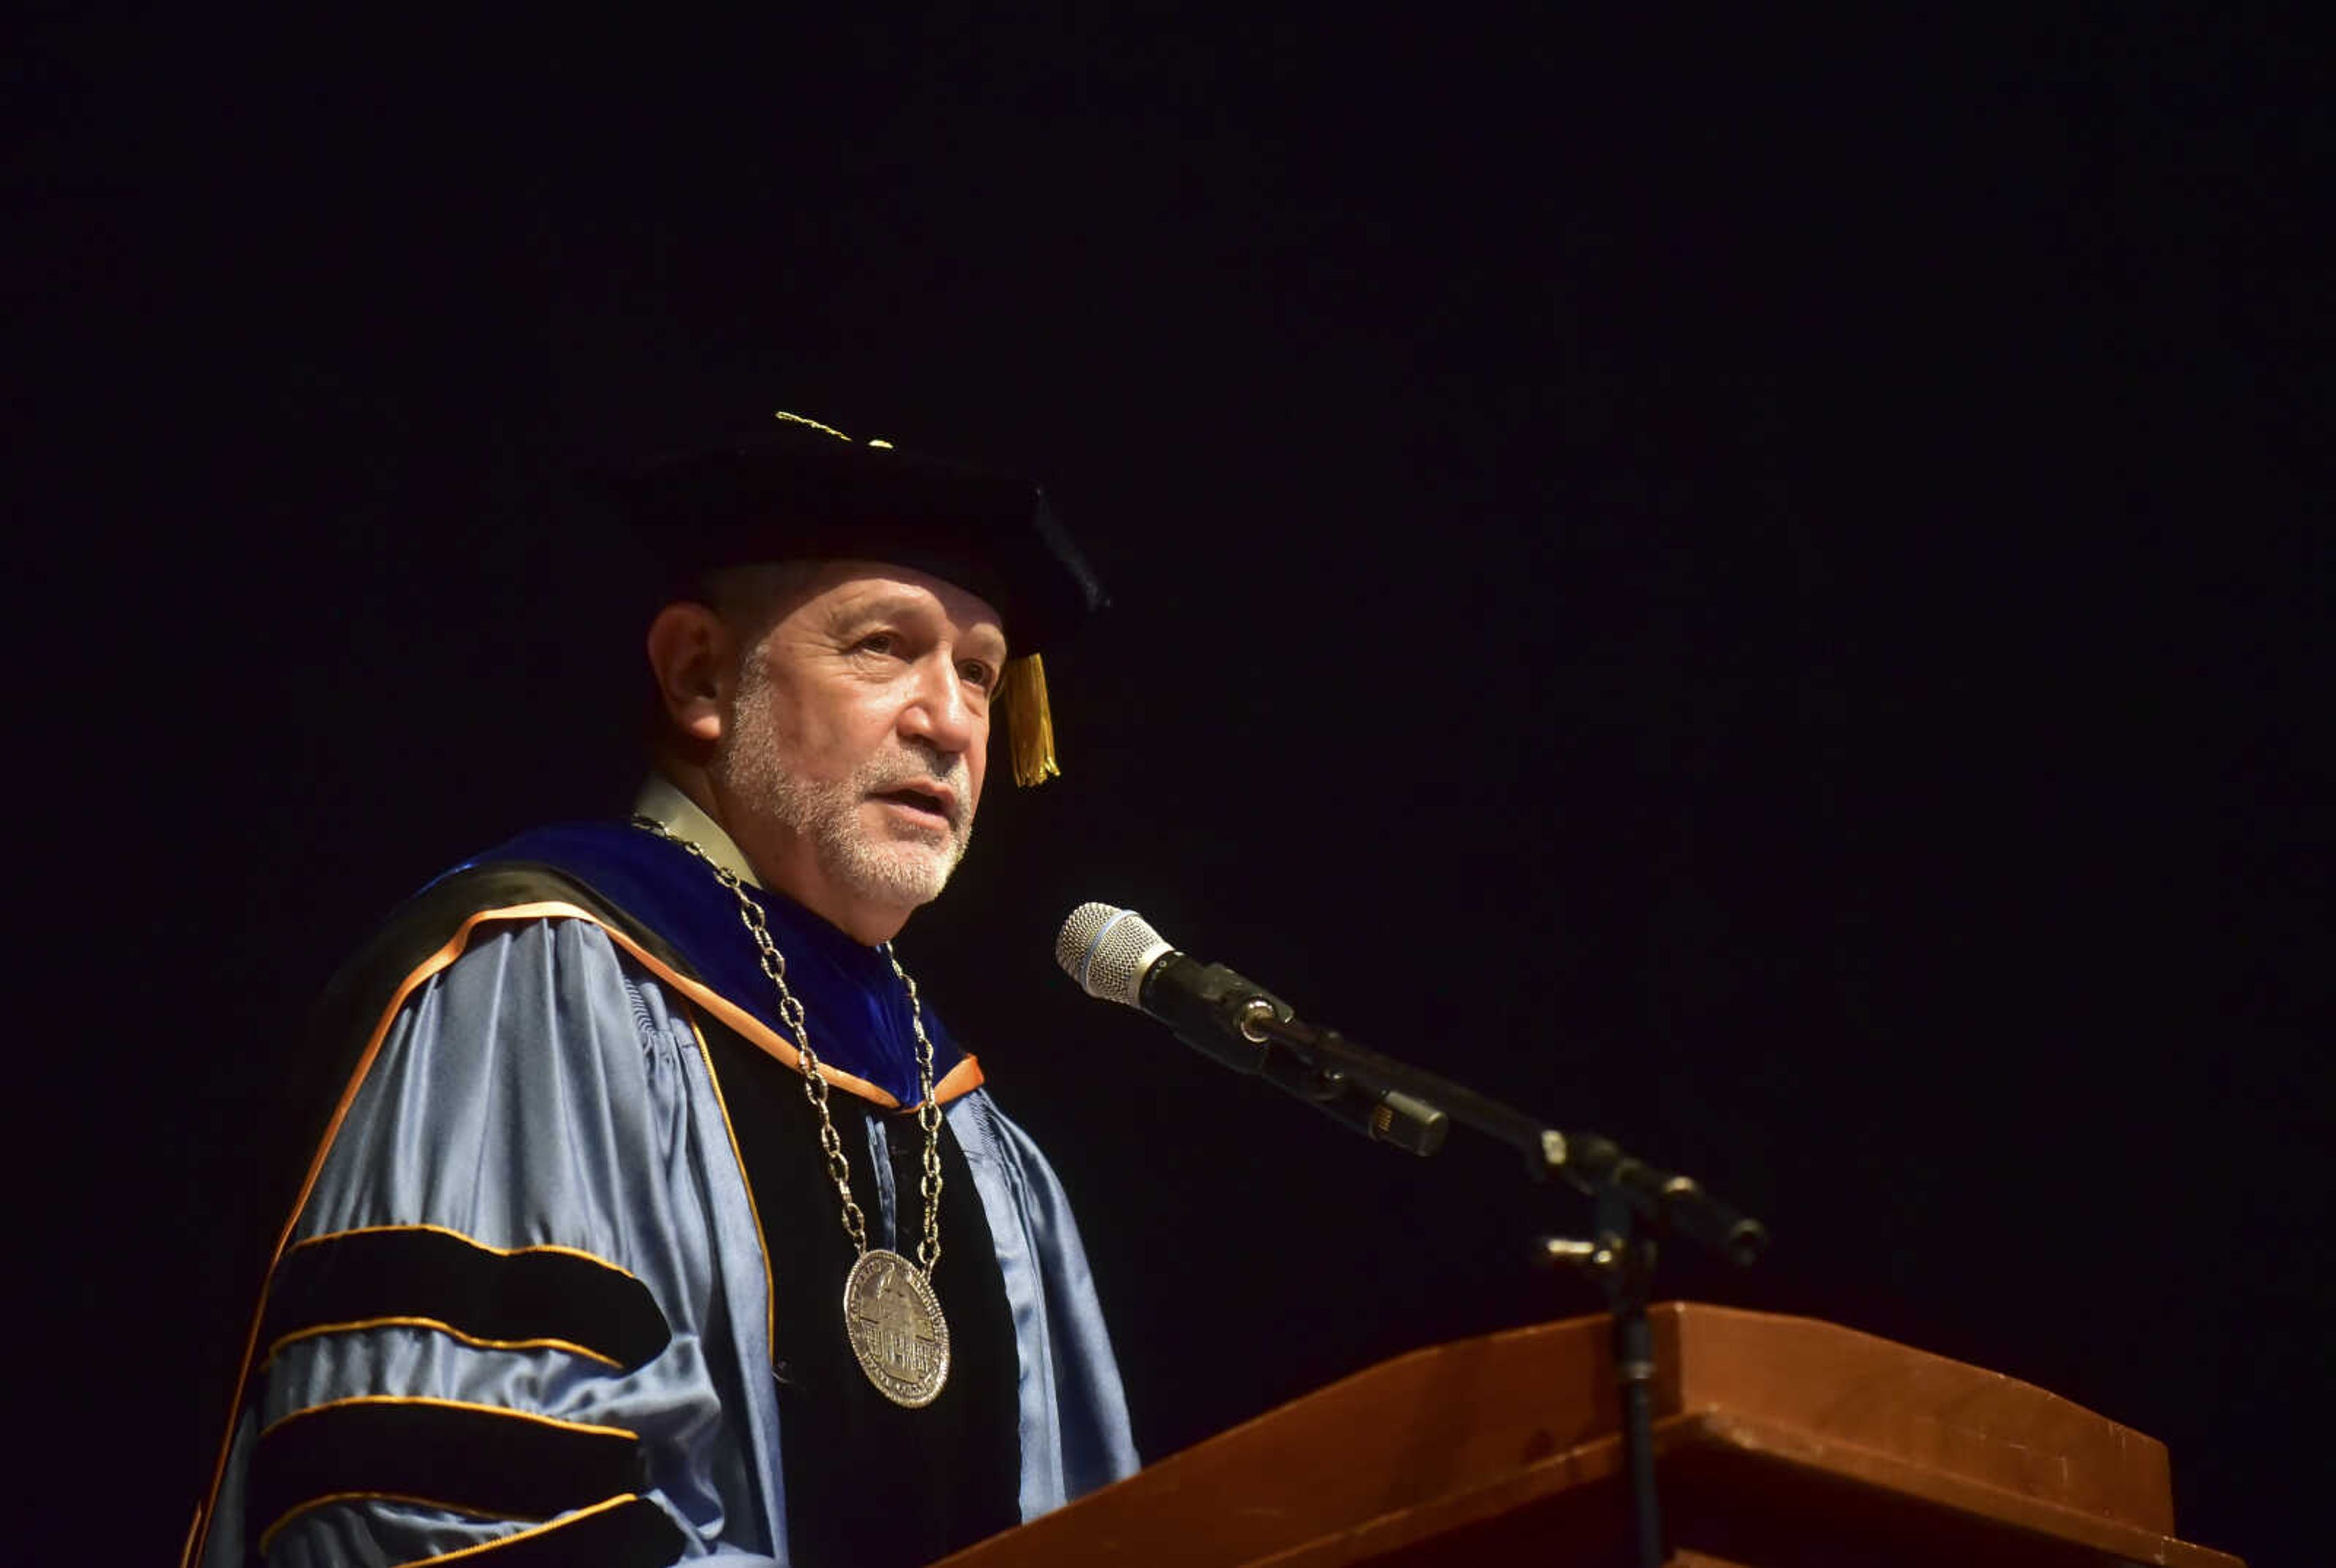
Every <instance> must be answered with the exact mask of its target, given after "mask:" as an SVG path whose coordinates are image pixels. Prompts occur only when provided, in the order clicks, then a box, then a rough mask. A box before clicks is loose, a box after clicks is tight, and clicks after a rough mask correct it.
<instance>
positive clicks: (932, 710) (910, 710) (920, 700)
mask: <svg viewBox="0 0 2336 1568" xmlns="http://www.w3.org/2000/svg"><path fill="white" fill-rule="evenodd" d="M900 721H901V728H902V729H903V731H904V732H905V733H907V734H909V735H914V736H916V737H917V738H918V739H920V740H923V741H927V742H929V743H930V744H931V745H933V746H934V748H935V749H937V750H939V751H941V752H944V753H947V754H949V755H956V754H958V753H959V752H962V751H966V750H968V749H969V748H970V747H971V746H972V745H973V742H974V736H975V734H976V728H975V720H974V715H973V709H972V707H971V706H969V705H968V703H967V702H966V694H965V682H964V680H963V679H962V678H961V677H959V675H958V673H957V667H956V666H955V665H954V664H952V663H951V662H950V661H949V660H947V659H941V658H935V659H929V660H927V661H926V663H925V666H924V667H922V668H920V670H919V672H918V677H917V689H916V692H915V694H914V695H913V696H911V697H910V701H909V706H907V708H906V709H904V710H903V711H902V713H901V715H900Z"/></svg>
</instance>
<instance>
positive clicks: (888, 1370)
mask: <svg viewBox="0 0 2336 1568" xmlns="http://www.w3.org/2000/svg"><path fill="white" fill-rule="evenodd" d="M843 1327H844V1331H845V1333H847V1334H848V1335H849V1336H850V1337H851V1339H852V1354H853V1355H855V1356H857V1357H859V1358H860V1369H861V1371H863V1372H865V1373H867V1374H868V1380H869V1381H870V1382H871V1383H873V1384H875V1385H876V1391H877V1392H878V1393H880V1394H881V1395H883V1396H884V1398H887V1399H890V1400H891V1401H892V1403H894V1404H895V1405H905V1406H907V1407H909V1408H910V1409H911V1410H915V1409H920V1408H922V1407H924V1406H927V1405H930V1404H931V1403H932V1402H933V1400H934V1398H936V1397H937V1396H938V1395H939V1393H940V1391H941V1385H942V1384H943V1383H945V1382H947V1381H948V1380H949V1322H948V1320H946V1319H944V1318H943V1317H942V1316H941V1303H940V1298H939V1297H938V1296H936V1295H934V1294H933V1288H932V1286H931V1285H930V1283H928V1282H927V1281H926V1280H925V1276H924V1275H923V1273H922V1272H920V1271H919V1270H918V1268H917V1266H916V1265H915V1264H914V1263H911V1262H910V1261H909V1260H908V1259H906V1258H903V1257H902V1256H900V1253H898V1252H891V1251H885V1250H884V1249H883V1248H881V1247H877V1248H871V1250H870V1251H866V1252H863V1253H861V1258H860V1261H858V1262H857V1263H854V1264H853V1265H852V1272H851V1273H850V1274H849V1275H847V1276H846V1277H845V1279H844V1281H843Z"/></svg>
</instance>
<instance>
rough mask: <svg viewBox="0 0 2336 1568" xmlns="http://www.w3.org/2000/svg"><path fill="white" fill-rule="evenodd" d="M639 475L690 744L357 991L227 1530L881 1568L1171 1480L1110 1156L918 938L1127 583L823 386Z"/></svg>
mask: <svg viewBox="0 0 2336 1568" xmlns="http://www.w3.org/2000/svg"><path fill="white" fill-rule="evenodd" d="M627 493H628V503H629V507H630V511H631V512H632V514H633V517H634V520H635V521H637V523H638V525H639V528H640V530H641V532H642V534H643V536H644V538H645V539H646V540H647V541H649V542H650V544H651V545H652V546H653V548H655V549H656V550H657V552H658V554H659V557H660V559H661V560H663V561H664V563H665V564H666V566H667V569H668V570H670V571H671V572H672V573H673V574H674V577H675V580H676V583H677V584H678V585H679V586H678V588H677V590H676V592H675V593H674V595H673V596H672V598H671V600H670V602H668V603H667V604H666V606H665V607H664V609H661V610H660V611H659V612H658V614H657V617H656V618H655V620H654V622H653V623H652V625H651V627H650V629H649V635H648V639H647V640H648V653H649V660H650V665H651V667H652V670H653V673H654V674H655V677H656V680H657V696H658V699H659V703H660V706H661V709H662V713H663V716H664V723H663V729H662V738H661V740H660V743H659V745H658V746H657V771H656V772H655V774H653V775H652V776H651V778H650V779H649V781H648V783H647V785H646V786H645V787H644V789H643V790H642V792H641V795H640V798H639V800H638V803H637V813H638V814H637V815H636V816H635V817H634V819H633V820H632V821H630V822H628V823H618V822H612V823H580V824H570V825H566V826H560V827H552V828H545V829H540V830H537V831H535V832H532V833H526V834H522V835H521V837H519V838H518V839H515V840H513V841H511V842H510V843H507V844H505V845H503V846H502V847H501V848H500V849H498V850H496V851H493V852H491V853H489V854H486V855H483V856H481V857H479V858H478V859H476V860H473V861H471V862H466V863H465V864H463V865H462V866H459V867H457V868H456V869H455V870H453V872H449V873H447V874H446V875H445V876H443V877H442V878H440V879H439V880H438V881H435V882H433V884H432V885H431V886H430V887H429V888H427V889H425V890H424V891H423V892H422V893H421V894H419V895H418V896H417V897H416V898H415V899H414V901H411V902H410V903H409V904H408V905H407V906H406V907H405V908H404V910H402V911H400V912H399V913H398V914H397V915H396V916H395V917H394V918H393V920H391V921H390V922H389V924H388V925H387V926H386V928H385V929H384V930H383V931H382V932H381V933H380V934H379V936H378V937H377V938H376V939H375V940H374V942H373V943H372V944H371V945H370V946H369V947H368V949H367V950H366V951H365V953H364V954H362V955H361V956H360V957H359V959H357V960H356V961H355V963H354V964H353V965H352V966H351V967H350V969H348V970H346V971H345V973H344V974H343V976H342V977H341V979H339V980H337V981H336V984H335V986H334V988H333V989H332V991H331V992H330V993H329V994H328V997H327V1000H326V1008H325V1009H324V1015H323V1016H324V1017H325V1018H326V1031H327V1036H328V1038H327V1041H326V1047H327V1048H339V1049H342V1050H344V1051H345V1052H346V1053H347V1054H348V1056H349V1057H351V1058H352V1059H353V1062H354V1066H353V1067H352V1069H351V1070H350V1072H349V1073H348V1075H347V1076H346V1086H345V1087H344V1089H343V1090H342V1093H341V1096H340V1099H339V1102H338V1105H336V1108H335V1110H334V1111H333V1113H332V1115H331V1117H330V1119H329V1122H328V1124H327V1125H326V1127H325V1129H324V1131H323V1135H322V1137H321V1139H320V1141H319V1142H318V1144H317V1146H316V1154H315V1157H314V1160H313V1161H312V1163H311V1164H309V1166H308V1169H307V1175H306V1179H305V1181H304V1183H303V1184H302V1187H301V1190H300V1193H299V1194H298V1197H297V1201H296V1202H295V1203H294V1205H293V1208H292V1212H291V1214H290V1217H289V1220H288V1222H287V1225H286V1229H285V1232H284V1234H283V1238H282V1241H281V1242H280V1243H279V1245H278V1248H277V1255H276V1259H275V1261H274V1264H273V1266H272V1271H271V1273H270V1275H269V1279H268V1288H267V1290H266V1292H265V1295H264V1297H263V1300H262V1302H261V1304H260V1308H259V1310H258V1315H257V1318H256V1320H255V1322H254V1325H253V1329H252V1336H251V1341H250V1346H249V1349H248V1353H247V1361H246V1367H245V1371H244V1374H243V1378H242V1382H241V1391H240V1394H239V1396H238V1409H237V1411H236V1413H235V1416H234V1418H233V1421H232V1424H231V1426H230V1428H229V1436H228V1441H227V1443H226V1446H225V1448H224V1451H223V1454H222V1457H221V1460H220V1465H219V1475H218V1477H217V1479H216V1480H215V1483H214V1486H213V1490H212V1495H211V1498H210V1501H209V1503H208V1504H207V1505H206V1506H205V1509H204V1511H203V1513H202V1514H200V1515H199V1517H198V1520H197V1524H196V1528H195V1531H194V1533H193V1536H192V1538H191V1541H190V1556H192V1557H193V1558H195V1559H196V1560H199V1561H200V1562H201V1563H206V1564H211V1565H218V1568H227V1565H231V1564H241V1563H246V1562H250V1561H258V1560H264V1561H266V1562H268V1563H278V1564H281V1563H300V1564H312V1563H313V1564H324V1563H414V1562H421V1561H434V1560H444V1559H447V1558H450V1557H451V1558H453V1560H455V1561H458V1562H461V1563H465V1564H471V1563H476V1564H478V1565H479V1568H503V1565H505V1564H512V1565H517V1564H528V1565H534V1564H539V1563H601V1564H609V1565H620V1564H632V1563H638V1564H643V1565H648V1564H662V1563H672V1562H675V1561H677V1560H679V1559H681V1558H684V1557H695V1556H698V1555H702V1554H706V1553H712V1554H714V1555H715V1556H717V1557H726V1558H728V1559H730V1560H732V1561H736V1562H741V1563H769V1562H780V1563H795V1564H798V1565H808V1568H820V1565H827V1564H836V1565H843V1564H849V1565H852V1568H882V1565H885V1564H891V1563H903V1564H905V1563H922V1562H927V1561H930V1560H931V1559H933V1558H936V1557H939V1556H941V1555H943V1554H945V1553H948V1552H949V1551H951V1550H954V1549H956V1548H957V1547H959V1546H961V1545H964V1544H968V1543H969V1542H972V1541H974V1540H978V1539H979V1538H981V1537H983V1536H985V1535H988V1534H992V1533H994V1532H996V1531H998V1530H1003V1529H1007V1528H1010V1527H1011V1526H1013V1525H1014V1524H1018V1523H1019V1522H1021V1521H1023V1520H1025V1519H1028V1518H1030V1517H1032V1516H1034V1515H1036V1514H1040V1513H1043V1512H1045V1511H1046V1510H1047V1509H1050V1508H1053V1507H1056V1506H1059V1505H1061V1504H1063V1503H1064V1502H1066V1500H1068V1499H1069V1498H1071V1497H1073V1496H1076V1495H1079V1494H1080V1493H1082V1492H1085V1491H1087V1490H1090V1489H1092V1488H1094V1487H1095V1486H1098V1485H1103V1484H1105V1483H1106V1482H1108V1481H1111V1480H1113V1479H1115V1478H1117V1477H1119V1476H1121V1475H1126V1474H1128V1473H1130V1472H1131V1471H1132V1470H1133V1469H1134V1466H1135V1455H1134V1446H1133V1443H1132V1441H1131V1438H1130V1436H1129V1430H1128V1424H1127V1416H1126V1409H1125V1406H1124V1401H1123V1398H1122V1396H1121V1392H1120V1385H1119V1378H1118V1372H1117V1368H1116V1367H1115V1365H1114V1361H1113V1359H1112V1352H1111V1347H1110V1343H1109V1341H1108V1339H1107V1338H1106V1337H1105V1331H1104V1327H1103V1322H1102V1318H1101V1314H1100V1310H1099V1309H1098V1307H1097V1304H1096V1301H1095V1293H1094V1290H1093V1287H1092V1284H1091V1282H1090V1281H1089V1278H1088V1274H1087V1269H1086V1262H1085V1254H1084V1252H1083V1251H1082V1249H1081V1246H1080V1242H1079V1238H1078V1233H1077V1231H1076V1227H1075V1225H1074V1224H1073V1222H1072V1220H1071V1215H1070V1211H1069V1208H1068V1206H1067V1205H1066V1203H1065V1201H1064V1197H1063V1193H1062V1191H1061V1189H1060V1187H1059V1186H1058V1184H1057V1183H1056V1179H1055V1176H1054V1174H1053V1172H1052V1171H1051V1170H1050V1169H1049V1168H1048V1166H1047V1164H1046V1160H1045V1159H1044V1157H1043V1156H1042V1155H1041V1154H1039V1152H1038V1150H1037V1147H1036V1146H1035V1145H1034V1144H1032V1143H1031V1142H1030V1140H1029V1139H1028V1137H1027V1135H1024V1134H1023V1133H1022V1132H1021V1131H1020V1130H1019V1129H1018V1128H1017V1127H1016V1126H1015V1125H1013V1124H1012V1123H1011V1122H1009V1121H1007V1119H1006V1117H1005V1115H1003V1114H1002V1113H1001V1112H1000V1111H999V1110H998V1107H997V1106H996V1105H995V1104H993V1103H992V1101H991V1099H990V1097H989V1095H988V1091H987V1090H986V1089H985V1088H984V1087H983V1086H982V1074H981V1069H980V1066H979V1065H978V1063H977V1062H976V1061H975V1059H974V1058H973V1057H970V1056H968V1055H966V1054H964V1053H963V1052H961V1051H960V1050H959V1049H958V1047H957V1046H956V1045H955V1043H954V1042H953V1041H952V1040H951V1038H950V1037H949V1031H948V1029H947V1028H946V1027H944V1025H943V1024H942V1022H941V1020H940V1018H939V1016H938V1015H937V1014H936V1013H935V1011H934V1010H933V1008H931V1007H930V1005H929V1004H928V1003H927V1001H926V1000H925V998H922V997H921V996H920V995H919V993H918V992H917V990H916V989H915V985H914V981H913V980H912V979H910V976H909V974H908V973H907V971H906V970H905V969H904V968H903V967H902V966H901V964H900V961H899V959H897V958H896V956H895V955H894V954H893V952H892V950H891V938H892V937H893V935H894V934H895V933H896V932H897V931H899V930H900V928H901V926H902V924H903V923H904V922H905V921H906V920H908V918H909V916H910V913H911V912H912V911H914V910H916V909H917V908H918V907H919V906H920V905H921V904H923V903H925V902H927V901H930V900H931V899H932V898H933V897H934V896H935V895H937V894H938V893H939V891H940V890H941V886H942V884H943V882H944V881H947V879H948V877H949V872H950V870H951V868H952V867H953V866H954V865H955V864H956V862H957V860H958V857H959V855H960V854H962V853H963V852H964V849H965V845H966V840H967V835H968V831H969V830H970V828H971V826H972V823H973V817H974V811H975V807H976V806H977V804H978V802H979V800H980V795H981V791H982V788H983V784H984V782H985V779H986V776H987V772H988V767H987V765H988V745H989V739H990V732H991V723H992V720H993V717H995V718H998V719H1001V720H1003V721H1004V722H1005V723H1006V724H1007V726H1008V728H1009V729H1010V731H1011V735H1012V740H1013V744H1012V746H1011V749H1012V751H1013V753H1014V758H1013V761H1014V765H1015V771H1016V774H1017V779H1019V780H1020V781H1021V782H1025V783H1035V782H1037V779H1039V778H1041V777H1043V776H1044V775H1045V774H1046V773H1049V772H1051V771H1052V768H1053V758H1052V736H1051V734H1050V733H1049V724H1048V719H1047V715H1046V693H1045V685H1044V676H1043V673H1042V670H1041V668H1040V667H1039V665H1038V663H1037V657H1036V649H1037V647H1038V646H1039V645H1040V644H1042V643H1044V642H1045V641H1046V639H1047V638H1050V637H1055V636H1058V635H1059V634H1060V633H1061V632H1062V631H1064V630H1065V629H1066V628H1068V627H1069V626H1070V625H1071V624H1072V623H1073V622H1074V621H1076V619H1077V618H1080V617H1082V616H1084V615H1085V613H1086V612H1088V611H1089V610H1091V609H1093V608H1095V606H1096V605H1097V604H1099V603H1100V602H1101V594H1100V591H1099V590H1098V589H1097V588H1096V586H1095V580H1094V579H1093V577H1092V575H1091V574H1090V573H1089V572H1088V570H1087V569H1086V567H1085V563H1084V562H1083V561H1082V560H1080V558H1079V557H1078V555H1077V553H1076V550H1074V549H1073V548H1072V547H1071V545H1070V543H1069V541H1068V540H1067V539H1066V536H1065V535H1064V534H1063V533H1062V531H1060V530H1059V529H1058V528H1057V527H1056V525H1055V523H1054V522H1053V521H1052V519H1051V517H1049V515H1048V514H1047V512H1046V503H1045V501H1044V499H1043V498H1042V497H1041V496H1040V495H1039V494H1038V493H1037V491H1036V490H1035V489H1033V488H1032V487H1030V486H1028V485H1027V484H1019V483H1016V482H1010V481H1007V480H1003V479H999V478H998V477H996V476H992V475H987V474H982V473H978V472H969V471H967V470H964V469H961V468H958V467H954V466H952V465H949V464H945V463H937V462H933V461H930V460H927V459H923V458H920V457H915V456H912V455H910V454H909V453H900V452H895V451H893V450H891V448H889V447H886V446H884V445H883V444H882V443H855V442H852V441H850V440H847V439H846V438H845V437H843V436H842V435H841V434H840V433H836V432H834V431H832V430H830V429H828V428H827V427H825V426H823V425H818V424H813V423H812V422H809V421H805V420H800V419H796V418H794V417H793V416H782V419H781V422H780V424H779V425H778V427H777V428H776V429H774V430H772V431H770V432H767V433H763V434H760V435H757V436H754V437H752V438H746V439H742V440H738V441H734V442H731V443H726V444H724V445H721V446H718V447H715V448H713V449H710V450H706V451H702V452H697V453H690V454H687V455H686V456H683V457H679V458H676V459H671V460H667V461H665V462H662V463H657V464H655V465H652V467H650V468H649V469H648V470H647V471H645V472H643V473H641V474H640V475H638V477H637V479H636V481H635V482H633V483H632V484H630V485H629V486H628V492H627Z"/></svg>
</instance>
